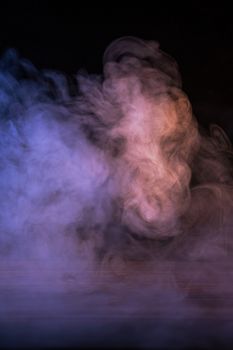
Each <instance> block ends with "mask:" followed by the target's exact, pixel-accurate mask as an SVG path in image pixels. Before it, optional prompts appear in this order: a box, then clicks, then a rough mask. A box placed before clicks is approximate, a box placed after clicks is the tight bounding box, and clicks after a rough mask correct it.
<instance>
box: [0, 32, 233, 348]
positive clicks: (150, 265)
mask: <svg viewBox="0 0 233 350" xmlns="http://www.w3.org/2000/svg"><path fill="white" fill-rule="evenodd" d="M103 61H104V67H103V75H102V76H92V75H88V74H87V73H79V74H78V75H77V77H76V80H75V83H73V84H72V86H71V84H69V83H68V82H67V80H66V78H65V77H64V76H63V75H62V74H60V73H57V72H51V71H43V72H41V71H38V70H37V69H36V68H35V67H34V66H33V65H32V64H31V63H30V62H28V61H26V60H24V59H20V58H19V57H18V55H17V53H15V52H14V51H9V52H7V53H6V54H5V56H4V57H2V59H1V61H0V193H1V198H0V259H1V261H2V264H3V265H4V264H8V265H7V266H9V264H13V263H15V262H18V261H21V263H22V264H23V267H22V266H21V265H20V266H21V267H20V268H22V269H27V270H28V268H29V266H30V267H31V266H34V267H33V269H34V270H33V271H34V272H33V274H32V276H30V278H32V279H33V278H36V279H38V278H40V277H41V276H42V275H43V274H44V273H45V272H43V271H42V270H41V269H40V268H36V266H37V267H38V265H37V264H39V263H38V261H39V262H41V263H45V264H46V266H47V267H48V269H49V267H50V266H53V264H54V263H55V264H56V267H57V268H58V270H59V269H62V268H63V269H64V266H67V269H68V270H69V269H71V270H72V271H79V272H80V274H79V277H78V278H77V286H78V285H80V284H82V283H84V281H85V283H86V286H87V287H88V288H89V289H90V288H91V289H93V291H94V290H95V288H96V285H97V284H96V282H95V278H94V277H93V272H98V271H101V270H103V269H104V271H105V272H106V271H108V272H109V275H108V278H107V281H105V282H104V283H105V284H107V285H108V284H109V286H110V285H111V284H112V283H113V281H114V282H115V283H116V285H118V282H119V283H120V281H121V282H122V279H123V280H124V278H123V276H124V277H125V275H127V276H130V278H132V279H133V281H132V285H133V287H132V288H133V290H134V291H135V290H136V291H139V285H140V284H141V283H144V282H145V281H147V284H148V283H149V282H148V279H149V281H150V283H149V284H148V287H145V290H144V291H143V293H142V292H141V293H140V295H138V294H137V297H135V301H134V302H135V305H134V306H133V305H131V304H130V302H125V304H124V303H123V302H122V303H121V302H119V304H118V308H120V306H119V305H123V306H121V307H122V308H132V309H135V312H136V310H137V311H138V304H137V302H138V303H139V302H140V304H141V305H144V303H145V304H147V299H148V298H149V299H150V298H153V303H154V304H156V300H158V303H159V302H160V300H161V297H162V296H163V298H164V299H166V298H167V297H168V298H169V300H171V295H172V298H173V299H175V302H174V304H175V306H174V305H173V304H172V306H171V308H170V309H169V310H168V309H167V308H165V309H166V311H164V314H163V312H162V314H163V316H164V317H165V316H167V315H168V316H170V314H171V313H172V312H173V311H174V310H175V313H176V310H179V311H180V310H183V311H182V317H184V318H185V317H187V314H188V316H190V314H189V312H190V313H191V316H192V317H194V316H195V315H196V314H198V315H199V314H200V313H202V310H203V309H204V306H198V308H197V307H196V308H195V311H187V310H189V309H188V308H187V307H186V301H183V299H185V297H186V293H187V290H186V291H185V292H184V290H183V284H184V285H186V284H185V282H187V283H189V284H190V283H191V282H190V281H196V282H197V283H199V284H200V283H202V284H203V285H204V286H206V285H207V284H208V283H212V287H211V288H212V293H213V294H214V295H215V296H217V295H222V294H221V293H223V291H224V292H226V291H229V290H230V289H231V287H232V273H231V272H229V273H228V274H227V273H225V274H223V270H224V271H225V272H226V269H225V267H224V268H223V269H221V267H220V266H219V265H218V264H216V263H217V262H219V259H221V263H223V262H225V263H226V264H228V265H229V264H230V265H231V263H232V258H231V251H232V238H231V230H232V228H231V227H232V219H231V218H232V208H233V203H232V198H233V197H232V183H233V181H232V179H233V178H232V169H233V167H232V151H231V145H230V142H229V140H228V138H227V136H226V135H225V133H224V132H223V131H222V130H221V129H220V128H218V127H217V126H215V125H212V126H211V128H210V131H208V132H204V131H202V130H200V128H198V125H197V121H196V119H195V117H194V116H193V113H192V108H191V106H190V102H189V100H188V97H187V96H186V95H185V93H184V92H183V91H182V88H181V78H180V75H179V71H178V67H177V64H176V62H175V61H174V60H173V59H172V58H171V57H169V56H168V55H166V54H165V53H164V52H162V51H161V50H160V48H159V45H158V44H157V43H155V42H150V41H143V40H140V39H137V38H133V37H126V38H122V39H119V40H117V41H115V42H113V43H112V44H111V45H110V46H109V48H108V49H107V50H106V52H105V54H104V60H103ZM35 261H36V263H35ZM180 261H183V265H182V267H180V265H179V264H180ZM192 262H199V263H200V262H201V267H198V268H196V267H195V268H194V267H193V266H192V265H190V264H191V263H192ZM208 262H209V264H210V265H208V268H207V269H206V270H205V266H206V265H205V264H206V263H208ZM33 264H35V265H33ZM4 266H5V265H4ZM195 266H196V265H195ZM165 267H167V268H168V271H169V274H166V278H165V277H164V274H163V273H162V271H163V269H164V268H165ZM195 269H196V270H195ZM210 270H211V273H210ZM155 271H156V272H157V274H155ZM159 271H160V273H159ZM203 271H204V272H203ZM205 271H206V273H205ZM115 274H116V275H117V277H116V275H115ZM226 274H227V277H226ZM89 275H92V277H91V278H90V279H88V278H89V277H90V276H89ZM88 276H89V277H88ZM148 276H149V277H148ZM190 276H191V277H190ZM87 277H88V278H87ZM27 278H29V277H27ZM98 278H101V277H100V276H99V277H98ZM135 278H136V280H137V281H140V282H137V283H136V284H134V283H135V280H134V279H135ZM8 279H9V280H10V281H11V282H12V280H14V277H11V276H9V277H8ZM138 279H139V280H138ZM164 279H165V280H166V283H165V284H166V286H167V287H164ZM180 279H181V280H182V281H183V284H182V283H181V287H180V285H179V281H180ZM87 280H88V281H87ZM29 284H30V283H29ZM42 284H43V283H42V282H41V286H42ZM161 285H163V288H162V290H163V292H160V293H159V297H157V299H156V297H155V294H154V293H155V289H156V290H157V288H158V287H159V286H161ZM41 286H40V287H41ZM120 286H121V287H119V286H118V287H117V288H118V289H117V291H118V292H117V295H118V298H120V296H121V297H122V295H125V294H124V293H126V294H127V292H126V291H127V290H128V289H127V288H129V286H128V285H127V288H126V287H123V286H122V285H121V284H120ZM43 288H45V289H46V288H48V285H46V284H44V285H43ZM119 288H120V289H119ZM166 288H167V289H166ZM203 288H204V289H205V287H203ZM168 291H169V292H168ZM168 294H169V296H168ZM152 295H153V296H152ZM164 295H165V296H164ZM180 297H181V299H182V302H181V299H180ZM80 298H82V297H80ZM93 298H94V297H93ZM173 299H172V300H173ZM93 300H94V299H93ZM151 300H152V299H151ZM177 300H178V301H177ZM136 301H137V302H136ZM97 303H99V301H97ZM136 304H137V306H136ZM181 304H182V305H181ZM190 304H191V302H190V303H189V305H190ZM157 307H158V305H156V306H155V310H157ZM141 308H143V306H141ZM176 308H177V309H176ZM202 308H203V309H202ZM103 309H104V312H106V313H107V312H108V311H107V310H108V307H107V306H106V305H105V304H104V306H103ZM184 310H185V311H184ZM197 310H198V311H197ZM200 310H201V311H200ZM148 312H149V310H148V305H147V306H145V313H147V314H148ZM153 332H155V331H151V333H150V335H149V338H150V340H148V344H149V345H151V344H154V338H156V339H157V340H158V339H159V341H158V343H156V344H159V345H161V344H162V345H164V344H165V345H167V343H166V342H165V343H164V342H163V336H162V335H161V334H160V333H159V334H157V333H156V332H155V333H153ZM153 334H154V335H153ZM161 339H162V340H161ZM164 339H165V338H164ZM142 342H144V338H143V340H142ZM168 343H169V342H168ZM146 344H147V343H146ZM148 344H147V345H148ZM184 344H186V343H184Z"/></svg>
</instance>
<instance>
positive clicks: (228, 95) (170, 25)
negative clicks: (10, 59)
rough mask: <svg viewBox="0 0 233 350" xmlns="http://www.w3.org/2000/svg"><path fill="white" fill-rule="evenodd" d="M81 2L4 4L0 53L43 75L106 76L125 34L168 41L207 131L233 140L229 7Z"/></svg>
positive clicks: (232, 39)
mask: <svg viewBox="0 0 233 350" xmlns="http://www.w3.org/2000/svg"><path fill="white" fill-rule="evenodd" d="M106 3H107V5H104V3H102V4H101V5H100V4H98V3H97V2H96V3H95V2H93V4H92V3H89V2H86V4H85V5H84V3H83V2H82V3H81V2H79V1H73V2H72V1H63V2H58V1H57V2H49V1H31V2H27V3H25V2H21V1H18V2H16V1H15V2H10V1H9V2H8V3H5V4H4V5H1V14H0V18H1V20H0V53H1V54H2V53H3V52H4V51H5V50H6V49H7V48H9V47H13V48H15V49H17V51H18V52H19V54H20V55H21V56H24V57H26V58H27V59H29V60H30V61H32V62H33V64H34V65H36V66H37V67H38V68H50V69H55V70H61V71H63V72H64V73H66V74H75V73H76V72H77V71H78V70H79V69H80V68H85V69H86V70H88V71H89V72H91V73H100V72H101V69H102V54H103V52H104V50H105V48H106V46H107V45H108V44H109V43H110V42H111V41H112V40H114V39H116V38H118V37H120V36H124V35H134V36H139V37H141V38H143V39H149V40H156V41H159V42H160V46H161V48H162V49H163V50H164V51H166V52H167V53H169V54H170V55H172V56H173V57H174V58H175V59H176V60H177V62H178V64H179V67H180V71H181V74H182V78H183V88H184V90H185V92H186V93H187V94H188V96H189V98H190V100H191V103H192V105H193V109H194V113H195V115H196V117H197V119H198V120H199V122H201V124H203V125H204V126H207V125H208V124H209V123H210V122H215V123H218V124H219V125H220V126H222V127H223V128H224V129H225V130H226V131H227V133H228V134H229V136H230V137H231V139H233V99H232V85H233V18H232V11H231V9H230V5H228V6H227V5H226V4H225V3H222V2H215V3H214V2H209V3H207V2H198V1H195V2H192V1H191V2H187V5H183V3H184V4H185V2H183V1H182V2H175V1H173V2H169V1H167V2H166V1H164V2H161V3H160V2H157V1H154V2H149V3H151V5H150V6H148V5H147V4H146V3H144V2H138V3H137V2H135V4H131V5H129V4H128V5H125V6H124V5H123V4H120V3H116V2H106Z"/></svg>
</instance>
